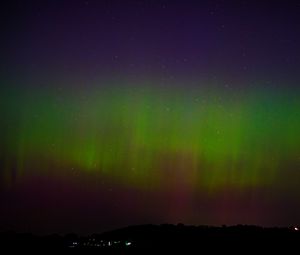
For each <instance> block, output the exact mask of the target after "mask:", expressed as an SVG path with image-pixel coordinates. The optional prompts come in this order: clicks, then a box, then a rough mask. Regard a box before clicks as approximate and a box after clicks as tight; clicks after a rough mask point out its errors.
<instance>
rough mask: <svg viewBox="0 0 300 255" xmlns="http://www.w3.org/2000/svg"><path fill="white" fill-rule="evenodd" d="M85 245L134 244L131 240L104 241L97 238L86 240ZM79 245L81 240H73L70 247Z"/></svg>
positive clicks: (110, 245)
mask: <svg viewBox="0 0 300 255" xmlns="http://www.w3.org/2000/svg"><path fill="white" fill-rule="evenodd" d="M82 245H83V246H87V247H112V246H122V245H125V246H130V245H132V242H130V241H125V242H124V241H104V240H100V241H99V242H97V241H96V240H95V239H89V240H88V242H84V243H83V244H82ZM77 246H80V243H79V242H72V244H71V245H70V246H69V247H70V248H75V247H77Z"/></svg>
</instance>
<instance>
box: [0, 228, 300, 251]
mask: <svg viewBox="0 0 300 255" xmlns="http://www.w3.org/2000/svg"><path fill="white" fill-rule="evenodd" d="M0 245H1V247H0V249H1V250H5V251H7V250H8V251H26V250H28V251H29V250H35V251H42V252H43V251H61V252H75V253H78V252H79V253H80V252H96V253H98V252H101V253H102V254H103V253H112V254H115V253H121V254H132V253H134V252H142V253H154V252H155V253H158V252H162V251H166V252H168V251H169V252H179V251H181V252H188V251H190V252H201V251H211V252H214V251H218V252H223V253H224V252H238V253H247V252H268V253H269V252H287V251H293V252H296V253H297V252H298V251H299V248H298V246H299V245H300V231H298V229H297V228H294V227H293V228H262V227H258V226H245V225H238V226H229V227H227V226H222V227H210V226H185V225H183V224H178V225H170V224H164V225H141V226H130V227H126V228H122V229H118V230H115V231H110V232H106V233H102V234H93V235H90V236H77V235H76V234H68V235H65V236H60V235H56V234H54V235H48V236H36V235H33V234H20V233H14V232H2V233H1V234H0Z"/></svg>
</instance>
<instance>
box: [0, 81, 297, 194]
mask: <svg viewBox="0 0 300 255" xmlns="http://www.w3.org/2000/svg"><path fill="white" fill-rule="evenodd" d="M99 83H100V82H99ZM103 83H104V82H102V83H101V84H103ZM123 83H124V85H123V86H120V84H115V85H114V84H109V85H110V86H106V85H105V84H104V85H103V86H102V85H101V86H90V87H88V88H85V87H80V86H78V87H76V88H75V89H74V90H73V91H72V92H70V90H69V89H65V87H64V86H63V85H61V86H58V85H57V84H56V85H55V89H54V88H51V86H49V87H47V88H45V87H44V88H38V87H35V88H34V89H33V88H30V89H29V88H28V89H24V88H23V89H20V88H16V87H14V86H11V88H10V89H8V88H7V87H8V86H7V87H6V89H5V91H2V92H1V102H2V106H1V116H2V128H3V130H2V132H1V136H2V137H1V139H2V141H3V142H2V143H1V146H2V147H1V162H2V163H1V164H2V166H3V168H4V171H2V175H3V176H2V178H1V179H2V186H3V187H6V188H9V187H11V186H13V185H14V184H15V182H18V181H19V180H22V177H26V176H30V175H34V174H41V173H42V174H45V175H47V174H51V173H53V172H54V173H56V174H57V175H60V174H63V173H64V172H65V173H66V172H68V171H71V170H74V169H75V170H76V171H84V172H86V173H87V174H96V175H97V176H100V177H101V178H104V179H105V178H111V179H113V180H115V181H116V182H119V183H122V184H124V185H130V186H134V187H136V188H138V189H145V188H147V189H160V188H162V187H163V186H165V185H167V183H168V180H169V181H170V182H172V181H174V180H175V182H176V183H180V184H181V185H183V186H185V187H189V188H188V189H189V190H194V191H197V190H205V191H207V192H210V191H218V190H222V189H223V188H224V187H232V188H237V189H245V188H256V187H272V186H274V185H275V184H274V183H276V185H280V183H281V181H282V176H284V172H285V171H296V170H297V169H299V165H300V156H299V155H300V136H299V130H300V102H299V97H300V93H299V92H298V91H296V92H295V89H294V90H293V93H291V90H289V89H285V90H283V89H278V90H276V89H272V90H271V89H260V88H259V87H258V86H256V87H253V89H252V90H251V89H249V88H247V89H245V88H239V89H237V88H234V89H232V90H231V89H230V88H228V87H225V86H222V87H218V86H208V85H206V86H205V87H203V86H202V87H199V88H195V87H193V86H191V88H190V89H188V90H187V89H182V88H181V87H180V86H174V87H173V88H171V89H170V88H166V87H163V86H157V85H156V86H152V84H150V83H149V82H148V83H146V82H143V83H138V82H136V84H134V83H131V84H130V83H128V82H127V83H125V82H123ZM53 87H54V86H53ZM245 90H247V91H245ZM32 91H34V92H32ZM12 169H13V170H12ZM12 172H14V176H13V175H12ZM291 182H292V180H291ZM291 182H289V183H291Z"/></svg>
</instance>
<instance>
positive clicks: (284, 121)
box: [0, 0, 300, 234]
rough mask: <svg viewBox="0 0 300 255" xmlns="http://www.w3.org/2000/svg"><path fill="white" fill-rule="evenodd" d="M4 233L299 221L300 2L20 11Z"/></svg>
mask: <svg viewBox="0 0 300 255" xmlns="http://www.w3.org/2000/svg"><path fill="white" fill-rule="evenodd" d="M7 2H9V3H6V4H2V7H1V9H2V12H3V14H2V15H1V16H2V18H1V19H2V24H4V30H3V31H2V33H1V44H2V46H1V48H2V51H3V52H2V53H1V58H0V66H1V73H0V75H1V76H0V82H1V83H0V84H1V85H0V86H1V87H0V231H3V230H15V231H21V232H34V233H53V232H57V233H68V232H77V233H80V234H85V233H93V232H102V231H105V230H111V229H114V228H119V227H124V226H127V225H131V224H147V223H154V224H161V223H174V224H177V223H179V222H180V223H184V224H194V225H202V224H205V225H222V224H226V225H233V224H255V225H262V226H296V225H300V85H299V82H300V2H299V1H255V0H254V1H242V0H241V1H225V0H224V1H221V0H219V1H216V0H211V1H210V0H207V1H192V0H190V1H184V0H182V1H176V0H174V1H171V0H170V1H168V0H165V1H154V0H152V1H151V0H148V1H146V0H135V1H134V0H130V1H124V0H123V1H122V0H119V1H109V0H103V1H102V0H99V1H93V0H86V1H55V0H54V1H50V0H45V1H38V0H36V1H21V0H20V1H16V0H13V1H7Z"/></svg>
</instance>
